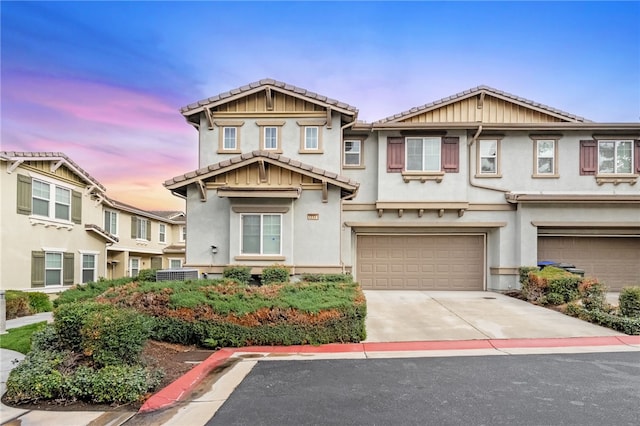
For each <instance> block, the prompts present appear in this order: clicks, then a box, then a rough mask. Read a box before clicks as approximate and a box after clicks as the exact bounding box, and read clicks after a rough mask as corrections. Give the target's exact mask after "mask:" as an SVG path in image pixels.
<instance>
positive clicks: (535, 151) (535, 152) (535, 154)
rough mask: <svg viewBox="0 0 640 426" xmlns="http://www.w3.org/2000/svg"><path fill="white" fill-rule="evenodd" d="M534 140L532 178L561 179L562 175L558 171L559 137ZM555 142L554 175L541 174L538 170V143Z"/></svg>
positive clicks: (543, 137)
mask: <svg viewBox="0 0 640 426" xmlns="http://www.w3.org/2000/svg"><path fill="white" fill-rule="evenodd" d="M531 139H532V140H533V174H532V175H531V177H533V178H552V179H557V178H559V177H560V173H559V170H558V164H559V162H558V143H559V142H558V140H559V137H548V136H547V137H545V136H540V137H532V138H531ZM547 141H552V142H553V173H540V172H539V170H538V143H539V142H547Z"/></svg>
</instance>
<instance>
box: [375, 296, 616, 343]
mask: <svg viewBox="0 0 640 426" xmlns="http://www.w3.org/2000/svg"><path fill="white" fill-rule="evenodd" d="M364 294H365V296H366V298H367V320H366V325H367V339H366V340H365V342H408V341H425V340H473V339H527V338H554V337H595V336H620V335H623V334H622V333H618V332H616V331H613V330H611V329H608V328H605V327H600V326H597V325H593V324H590V323H588V322H585V321H582V320H579V319H576V318H572V317H569V316H567V315H564V314H561V313H559V312H555V311H553V310H551V309H547V308H543V307H540V306H535V305H532V304H530V303H527V302H525V301H522V300H518V299H515V298H512V297H509V296H505V295H503V294H499V293H492V292H483V291H394V290H389V291H387V290H385V291H376V290H365V291H364Z"/></svg>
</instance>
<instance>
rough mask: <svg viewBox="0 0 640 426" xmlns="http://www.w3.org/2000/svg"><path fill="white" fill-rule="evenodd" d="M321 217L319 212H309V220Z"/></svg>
mask: <svg viewBox="0 0 640 426" xmlns="http://www.w3.org/2000/svg"><path fill="white" fill-rule="evenodd" d="M318 219H320V214H319V213H307V220H318Z"/></svg>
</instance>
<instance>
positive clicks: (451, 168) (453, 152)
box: [442, 136, 460, 173]
mask: <svg viewBox="0 0 640 426" xmlns="http://www.w3.org/2000/svg"><path fill="white" fill-rule="evenodd" d="M442 170H444V171H445V172H447V173H458V172H459V171H460V138H459V137H457V136H456V137H451V136H449V137H443V138H442Z"/></svg>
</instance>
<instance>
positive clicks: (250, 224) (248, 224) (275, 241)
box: [241, 214, 282, 255]
mask: <svg viewBox="0 0 640 426" xmlns="http://www.w3.org/2000/svg"><path fill="white" fill-rule="evenodd" d="M241 223H242V237H241V238H242V240H241V242H242V248H241V252H242V254H260V255H269V254H276V255H278V254H280V252H281V244H280V242H281V240H282V215H281V214H243V215H242V216H241Z"/></svg>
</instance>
